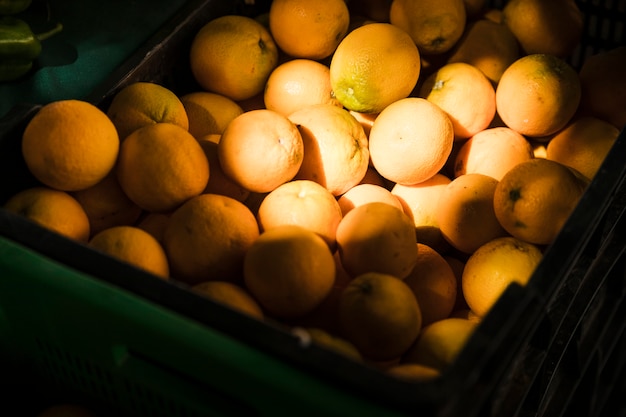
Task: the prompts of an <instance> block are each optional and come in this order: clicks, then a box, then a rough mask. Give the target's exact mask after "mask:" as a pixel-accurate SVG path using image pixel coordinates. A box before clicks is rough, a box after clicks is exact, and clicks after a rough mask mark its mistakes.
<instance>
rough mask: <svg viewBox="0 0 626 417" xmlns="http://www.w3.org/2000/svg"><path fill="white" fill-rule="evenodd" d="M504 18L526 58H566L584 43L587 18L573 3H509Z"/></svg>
mask: <svg viewBox="0 0 626 417" xmlns="http://www.w3.org/2000/svg"><path fill="white" fill-rule="evenodd" d="M502 14H503V18H504V23H505V24H506V25H507V26H508V27H509V28H510V29H511V32H513V34H514V35H515V37H516V38H517V40H518V41H519V43H520V46H521V48H522V50H523V52H524V53H525V54H527V55H528V54H551V55H556V56H558V57H561V58H566V57H568V56H569V55H570V54H571V53H572V52H573V51H574V48H576V46H577V45H578V43H579V42H580V40H581V39H582V35H583V29H584V27H583V25H584V15H583V13H582V11H581V10H580V8H579V7H578V4H577V2H576V1H573V0H552V1H544V0H509V1H508V2H507V3H506V5H505V6H504V8H503V9H502Z"/></svg>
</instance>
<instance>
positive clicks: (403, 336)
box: [338, 272, 422, 361]
mask: <svg viewBox="0 0 626 417" xmlns="http://www.w3.org/2000/svg"><path fill="white" fill-rule="evenodd" d="M338 320H339V323H340V325H341V328H342V329H343V332H344V334H345V337H346V339H347V340H348V341H350V342H352V343H353V344H354V346H356V348H357V349H358V350H359V352H360V353H361V354H362V355H363V356H364V357H366V358H368V359H371V360H374V361H386V360H391V359H395V358H397V357H399V356H400V355H402V354H403V353H404V352H405V351H406V350H407V349H408V348H409V347H410V346H411V344H412V343H413V342H414V341H415V339H416V338H417V337H418V335H419V333H420V329H421V327H422V315H421V312H420V307H419V304H418V302H417V300H416V299H415V296H414V295H413V292H412V291H411V289H410V288H409V287H408V285H407V284H405V283H404V281H402V280H400V279H398V278H396V277H395V276H393V275H388V274H383V273H378V272H368V273H364V274H361V275H358V276H357V277H355V278H354V279H353V280H352V281H350V283H348V285H347V286H346V288H345V289H344V290H343V292H342V293H341V298H340V300H339V316H338Z"/></svg>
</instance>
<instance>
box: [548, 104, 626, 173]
mask: <svg viewBox="0 0 626 417" xmlns="http://www.w3.org/2000/svg"><path fill="white" fill-rule="evenodd" d="M619 133H620V132H619V130H618V129H617V128H616V127H615V126H614V125H612V124H611V123H609V122H606V121H604V120H602V119H598V118H596V117H591V116H587V117H581V118H579V119H576V120H574V121H572V122H571V123H569V124H568V125H567V126H565V128H563V129H562V130H560V131H559V132H557V133H556V134H555V135H554V136H553V137H552V138H551V139H550V141H549V142H548V145H547V147H546V158H548V159H551V160H553V161H557V162H560V163H562V164H563V165H567V166H568V167H570V168H574V169H575V170H577V171H578V172H580V173H581V174H583V175H584V176H585V177H587V178H588V179H589V180H591V179H592V178H593V177H595V175H596V173H597V172H598V170H599V169H600V165H602V162H603V161H604V158H606V155H607V154H608V153H609V151H610V150H611V147H612V146H613V144H614V143H615V141H617V137H618V136H619Z"/></svg>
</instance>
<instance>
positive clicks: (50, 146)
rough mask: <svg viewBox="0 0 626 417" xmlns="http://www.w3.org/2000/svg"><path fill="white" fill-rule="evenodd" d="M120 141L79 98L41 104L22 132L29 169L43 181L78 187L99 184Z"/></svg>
mask: <svg viewBox="0 0 626 417" xmlns="http://www.w3.org/2000/svg"><path fill="white" fill-rule="evenodd" d="M119 147H120V141H119V137H118V134H117V131H116V130H115V126H114V125H113V123H112V122H111V120H110V119H109V118H108V117H107V115H106V114H105V113H104V112H103V111H102V110H100V109H99V108H97V107H96V106H94V105H93V104H90V103H88V102H85V101H81V100H59V101H54V102H52V103H48V104H46V105H44V106H42V107H41V108H40V109H39V111H37V113H36V114H35V115H34V116H33V118H32V119H30V121H29V122H28V124H27V125H26V128H25V129H24V133H23V134H22V155H23V157H24V161H25V162H26V166H27V167H28V170H29V171H30V172H31V173H32V174H33V176H35V178H37V179H38V180H39V181H41V182H42V183H43V184H45V185H47V186H49V187H52V188H56V189H58V190H62V191H78V190H82V189H85V188H88V187H91V186H92V185H94V184H97V183H98V182H100V181H101V180H102V179H103V178H104V177H106V176H107V174H108V173H109V172H111V170H112V169H113V167H114V165H115V161H116V159H117V155H118V152H119Z"/></svg>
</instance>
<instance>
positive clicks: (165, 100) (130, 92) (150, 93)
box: [106, 81, 189, 141]
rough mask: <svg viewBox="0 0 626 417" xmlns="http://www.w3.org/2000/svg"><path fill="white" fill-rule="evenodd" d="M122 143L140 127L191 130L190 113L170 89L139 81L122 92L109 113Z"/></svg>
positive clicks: (115, 99) (112, 103)
mask: <svg viewBox="0 0 626 417" xmlns="http://www.w3.org/2000/svg"><path fill="white" fill-rule="evenodd" d="M106 114H107V116H109V118H110V119H111V121H112V122H113V124H114V125H115V128H116V129H117V132H118V134H119V137H120V140H122V141H123V140H124V139H126V137H127V136H128V135H130V134H131V133H133V132H134V131H135V130H137V129H139V128H140V127H144V126H147V125H151V124H154V123H172V124H175V125H178V126H180V127H182V128H183V129H189V118H188V116H187V111H186V110H185V107H184V106H183V103H182V102H181V101H180V98H179V97H178V96H177V95H176V94H175V93H174V92H173V91H172V90H170V89H169V88H167V87H165V86H162V85H160V84H157V83H153V82H145V81H137V82H133V83H130V84H128V85H126V86H125V87H123V88H122V89H120V90H119V91H118V92H117V93H115V95H114V96H113V100H112V101H111V104H110V105H109V107H108V108H107V110H106Z"/></svg>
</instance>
